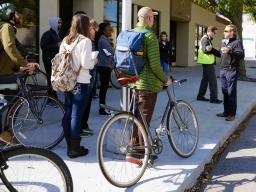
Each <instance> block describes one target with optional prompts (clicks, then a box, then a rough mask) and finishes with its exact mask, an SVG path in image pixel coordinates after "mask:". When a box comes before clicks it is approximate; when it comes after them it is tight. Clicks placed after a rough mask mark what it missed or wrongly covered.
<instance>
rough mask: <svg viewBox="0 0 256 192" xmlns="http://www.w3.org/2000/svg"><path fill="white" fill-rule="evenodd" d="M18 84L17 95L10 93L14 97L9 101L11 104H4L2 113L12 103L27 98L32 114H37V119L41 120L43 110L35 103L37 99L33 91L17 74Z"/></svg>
mask: <svg viewBox="0 0 256 192" xmlns="http://www.w3.org/2000/svg"><path fill="white" fill-rule="evenodd" d="M17 84H18V86H19V91H18V93H17V94H16V95H10V97H12V99H11V100H10V101H9V102H8V103H9V104H7V105H6V106H4V107H3V108H2V109H1V110H0V114H3V113H4V112H5V111H6V110H7V109H8V108H9V107H10V105H11V104H15V103H16V102H17V101H18V100H19V99H24V100H27V102H28V103H29V107H30V109H31V111H32V114H33V115H35V117H36V119H38V120H40V117H41V113H42V110H41V111H39V109H38V108H37V105H36V103H35V102H36V101H35V100H34V99H33V94H32V91H29V90H28V88H27V87H26V85H25V83H24V82H23V80H22V79H21V78H20V77H19V76H17ZM17 98H18V100H17ZM46 102H47V101H45V103H44V105H43V107H45V105H46ZM43 107H42V109H43ZM7 115H8V114H7Z"/></svg>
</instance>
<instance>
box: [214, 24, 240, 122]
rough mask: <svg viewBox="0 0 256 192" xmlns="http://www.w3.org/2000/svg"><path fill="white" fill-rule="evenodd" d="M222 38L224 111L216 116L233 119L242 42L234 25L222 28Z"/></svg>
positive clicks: (221, 73)
mask: <svg viewBox="0 0 256 192" xmlns="http://www.w3.org/2000/svg"><path fill="white" fill-rule="evenodd" d="M224 38H225V39H224V40H223V42H222V45H221V51H220V54H221V63H220V66H221V70H220V80H221V87H222V93H223V97H224V111H223V113H218V114H217V116H218V117H225V120H226V121H233V120H234V119H235V115H236V109H237V78H238V75H239V65H240V61H241V60H242V59H243V58H244V49H243V44H242V41H241V40H240V39H238V37H237V28H236V26H235V25H227V26H226V28H225V30H224Z"/></svg>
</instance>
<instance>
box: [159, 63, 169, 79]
mask: <svg viewBox="0 0 256 192" xmlns="http://www.w3.org/2000/svg"><path fill="white" fill-rule="evenodd" d="M160 62H161V66H162V68H163V71H164V74H165V75H166V76H168V75H169V72H170V69H169V64H168V62H166V61H165V60H163V59H160Z"/></svg>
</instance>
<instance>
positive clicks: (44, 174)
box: [0, 96, 73, 192]
mask: <svg viewBox="0 0 256 192" xmlns="http://www.w3.org/2000/svg"><path fill="white" fill-rule="evenodd" d="M6 106H7V100H5V99H4V97H3V96H1V98H0V112H2V111H3V109H4V107H6ZM0 141H1V142H3V143H4V144H6V145H4V146H3V147H2V148H1V149H0V179H1V180H2V184H0V191H10V192H22V191H24V192H25V191H40V192H41V191H51V192H54V191H56V192H59V191H61V192H72V191H73V181H72V177H71V174H70V171H69V169H68V167H67V165H66V164H65V163H64V161H63V160H62V159H61V158H60V157H59V156H58V155H56V154H55V153H53V152H51V151H48V150H46V149H41V148H34V147H24V146H22V145H11V144H10V143H9V142H7V141H6V140H4V139H2V138H1V137H0Z"/></svg>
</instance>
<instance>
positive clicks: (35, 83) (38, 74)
mask: <svg viewBox="0 0 256 192" xmlns="http://www.w3.org/2000/svg"><path fill="white" fill-rule="evenodd" d="M38 56H39V54H37V53H34V52H28V54H27V55H26V57H25V59H26V60H27V61H28V62H38V59H39V58H38ZM24 82H25V84H26V85H27V86H30V88H31V89H33V90H34V91H40V90H41V88H42V87H47V86H48V85H47V75H46V73H45V72H44V71H42V70H40V69H37V70H35V71H34V72H33V73H32V74H30V75H29V76H28V77H26V79H25V80H24ZM48 90H49V89H48Z"/></svg>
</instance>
